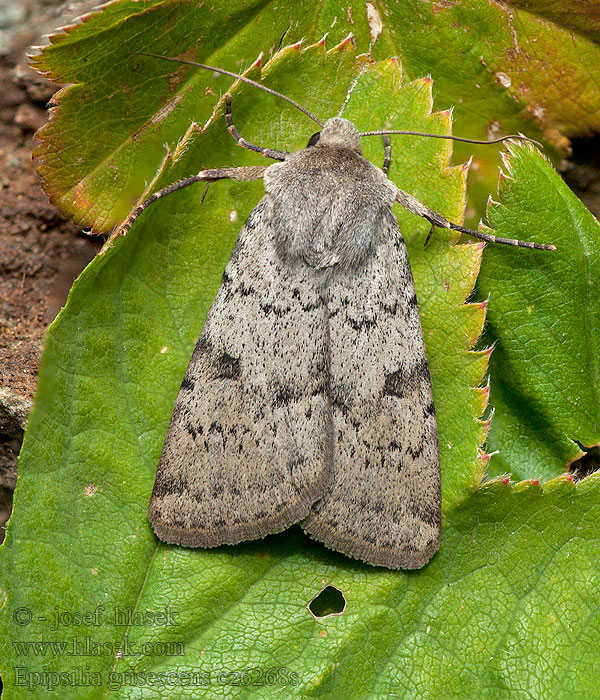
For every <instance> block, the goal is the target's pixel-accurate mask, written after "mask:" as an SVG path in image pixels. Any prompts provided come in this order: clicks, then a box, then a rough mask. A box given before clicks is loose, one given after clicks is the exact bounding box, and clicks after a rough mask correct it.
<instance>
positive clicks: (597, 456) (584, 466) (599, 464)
mask: <svg viewBox="0 0 600 700" xmlns="http://www.w3.org/2000/svg"><path fill="white" fill-rule="evenodd" d="M574 442H575V443H576V444H577V445H578V446H579V447H580V448H581V449H582V450H583V455H582V456H581V457H580V458H579V459H576V460H575V461H574V462H571V464H570V465H569V471H570V472H571V474H573V476H574V478H575V479H576V480H579V479H585V477H586V476H589V475H590V474H591V473H592V472H595V471H598V469H600V445H592V447H586V446H585V445H582V444H581V443H580V442H577V440H575V441H574Z"/></svg>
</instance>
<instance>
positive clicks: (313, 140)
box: [306, 131, 321, 148]
mask: <svg viewBox="0 0 600 700" xmlns="http://www.w3.org/2000/svg"><path fill="white" fill-rule="evenodd" d="M320 138H321V132H320V131H317V133H316V134H313V135H312V136H311V137H310V138H309V139H308V143H307V144H306V147H307V148H308V147H309V146H314V145H315V143H317V141H318V140H319V139H320Z"/></svg>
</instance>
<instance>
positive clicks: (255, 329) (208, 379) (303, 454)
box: [148, 196, 333, 547]
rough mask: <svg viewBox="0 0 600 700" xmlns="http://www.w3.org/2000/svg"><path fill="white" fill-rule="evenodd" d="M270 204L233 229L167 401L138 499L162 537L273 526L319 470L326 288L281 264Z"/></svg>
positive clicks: (328, 438)
mask: <svg viewBox="0 0 600 700" xmlns="http://www.w3.org/2000/svg"><path fill="white" fill-rule="evenodd" d="M270 206H271V205H270V202H269V198H268V196H267V197H265V198H263V199H262V200H261V202H260V203H259V204H258V205H257V206H256V207H255V209H254V210H253V211H252V212H251V214H250V216H249V217H248V220H247V221H246V224H245V225H244V227H243V228H242V231H241V232H240V235H239V237H238V241H237V243H236V245H235V247H234V250H233V253H232V256H231V258H230V261H229V263H228V265H227V267H226V269H225V273H224V275H223V282H222V285H221V287H220V289H219V291H218V293H217V296H216V298H215V300H214V302H213V305H212V306H211V308H210V311H209V313H208V316H207V318H206V322H205V325H204V328H203V330H202V334H201V336H200V338H199V340H198V343H197V345H196V348H195V351H194V354H193V356H192V359H191V361H190V364H189V366H188V369H187V372H186V374H185V377H184V379H183V382H182V385H181V389H180V391H179V395H178V397H177V401H176V403H175V408H174V411H173V415H172V418H171V423H170V426H169V429H168V432H167V436H166V439H165V443H164V447H163V451H162V456H161V459H160V463H159V466H158V472H157V476H156V481H155V484H154V490H153V492H152V497H151V500H150V505H149V511H148V514H149V518H150V521H151V522H152V525H153V527H154V530H155V532H156V534H157V535H158V536H159V537H160V539H162V540H164V541H166V542H171V543H177V544H182V545H185V546H192V547H213V546H217V545H220V544H225V543H227V544H235V543H237V542H241V541H244V540H249V539H255V538H259V537H263V536H265V535H267V534H270V533H273V532H278V531H281V530H284V529H286V528H287V527H288V526H290V525H292V524H293V523H297V522H298V521H300V520H302V519H303V518H304V517H305V516H306V515H307V514H308V512H309V510H310V507H311V505H312V504H313V503H314V502H315V501H316V500H317V499H318V498H320V497H321V496H322V495H323V493H325V492H326V491H327V489H328V487H329V484H330V481H331V476H332V466H331V446H332V442H333V435H332V423H331V412H330V409H329V404H328V391H329V386H328V382H329V374H328V367H327V357H328V352H327V345H328V337H327V307H326V300H325V298H324V294H323V292H322V290H321V288H320V286H319V285H318V284H317V283H316V281H315V279H314V276H312V275H311V274H310V272H309V270H308V268H306V266H301V265H296V266H294V265H285V266H283V265H282V263H281V261H280V259H279V256H278V255H277V253H276V250H275V242H274V238H273V235H272V234H273V232H272V229H271V227H270V223H269V222H270V218H271V214H270V210H269V208H270ZM299 328H301V329H302V332H301V333H299V332H298V329H299Z"/></svg>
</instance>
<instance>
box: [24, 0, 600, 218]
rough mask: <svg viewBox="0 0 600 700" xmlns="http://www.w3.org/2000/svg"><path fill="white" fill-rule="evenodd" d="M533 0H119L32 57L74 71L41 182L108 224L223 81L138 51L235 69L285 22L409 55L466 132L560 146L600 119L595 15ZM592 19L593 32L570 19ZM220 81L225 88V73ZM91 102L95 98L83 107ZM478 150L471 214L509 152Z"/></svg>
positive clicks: (293, 35)
mask: <svg viewBox="0 0 600 700" xmlns="http://www.w3.org/2000/svg"><path fill="white" fill-rule="evenodd" d="M367 4H370V6H371V7H375V6H377V8H378V14H379V17H380V19H381V22H382V33H381V35H380V36H379V37H378V38H377V40H376V41H375V43H374V44H373V45H372V47H371V35H370V27H369V23H368V19H367V9H366V8H367ZM530 7H531V3H527V8H526V9H524V10H520V9H518V8H515V7H512V8H511V9H510V11H509V9H508V8H507V7H506V6H505V5H503V4H501V3H484V4H482V3H481V2H479V0H466V1H465V2H461V3H452V2H442V3H439V2H423V1H422V0H405V1H403V2H377V3H374V2H373V3H365V2H363V1H362V0H361V1H360V2H359V1H358V0H350V1H349V2H347V3H344V4H343V5H341V4H340V3H338V2H335V1H334V0H326V1H325V2H314V1H313V2H304V3H303V5H302V11H301V12H299V11H298V4H297V2H294V1H293V0H279V1H278V2H277V3H273V2H268V1H267V0H248V1H244V2H241V1H240V0H232V1H231V2H227V3H222V2H216V1H215V0H212V1H211V2H208V3H207V2H204V3H191V2H188V1H187V0H146V1H145V2H138V1H137V0H135V1H134V0H121V1H120V2H113V3H111V4H109V5H108V6H107V7H106V8H105V9H104V10H103V12H100V13H95V14H91V15H88V16H87V17H86V21H85V22H84V23H83V24H81V25H74V26H73V27H68V28H67V30H66V31H65V32H64V33H62V34H57V35H55V36H53V37H52V45H51V46H50V47H49V48H48V49H47V50H45V51H44V52H43V54H41V55H40V56H35V57H33V58H32V64H33V65H34V67H36V68H37V69H38V70H40V71H43V72H44V73H46V74H48V75H50V76H51V77H52V78H53V79H54V80H56V81H59V82H63V83H69V84H70V85H69V87H66V88H64V89H63V90H62V91H61V92H60V93H59V95H58V96H57V102H58V105H57V107H55V109H54V115H53V120H52V121H51V122H50V123H49V124H48V125H47V127H45V128H44V129H43V130H42V132H41V133H40V134H39V138H40V139H41V141H42V143H41V144H40V146H39V147H38V149H37V151H36V155H37V157H38V160H39V163H40V173H41V175H42V177H43V179H44V181H45V190H46V192H47V194H48V195H49V197H50V198H51V200H52V201H53V202H54V203H56V204H58V205H59V206H60V207H61V209H62V210H63V211H65V212H66V213H67V214H68V215H69V216H71V217H73V219H74V220H75V221H76V222H77V223H79V224H80V225H82V226H90V227H93V229H94V230H95V231H105V230H108V229H110V228H111V227H112V226H114V225H115V223H117V222H118V221H120V220H121V219H122V217H123V216H124V214H125V213H126V212H127V211H128V210H129V208H130V206H131V204H132V203H133V202H135V201H136V200H137V198H138V197H139V195H140V193H141V192H142V191H143V190H144V187H145V185H146V184H147V183H148V182H149V181H151V180H152V178H153V177H154V174H155V173H154V170H153V169H152V166H153V162H152V161H151V160H150V154H152V153H154V152H158V151H159V150H160V149H161V148H162V146H163V143H164V142H165V140H166V141H167V142H168V143H171V144H173V143H174V142H176V140H177V139H178V138H179V137H180V136H181V134H182V133H184V132H185V130H186V129H187V127H188V126H189V124H190V122H191V121H192V120H195V121H196V122H198V123H199V124H203V123H204V122H205V120H206V119H208V118H209V116H210V114H211V111H212V107H213V106H214V104H215V102H216V99H217V93H218V89H217V90H216V91H215V93H214V94H213V95H212V100H211V99H207V97H210V96H207V95H206V94H205V93H204V90H205V89H207V88H208V86H209V84H210V85H213V86H214V85H215V83H214V82H211V81H212V80H213V79H212V78H211V76H209V75H207V74H205V73H203V72H199V71H190V70H189V69H185V68H181V70H180V71H173V70H172V66H171V65H169V64H161V63H159V62H156V61H155V62H149V61H147V60H146V59H141V58H140V57H139V56H135V55H133V52H136V51H150V52H153V53H158V54H163V55H166V56H179V57H184V58H195V59H196V60H199V61H203V62H208V63H211V64H212V65H216V66H221V67H224V68H228V69H230V70H233V71H238V70H240V69H242V68H244V67H246V66H247V65H249V64H250V63H251V62H252V61H253V60H254V59H255V57H256V56H258V54H259V53H260V52H264V53H265V55H272V54H273V52H274V50H275V49H276V48H277V45H278V42H279V40H280V37H282V35H284V34H285V43H289V44H292V43H293V42H294V41H299V40H301V39H305V40H306V41H307V42H310V41H318V40H319V39H321V37H323V36H324V35H325V34H328V42H329V45H331V46H332V45H335V44H336V42H340V41H342V40H343V39H344V37H346V36H347V35H348V33H349V32H352V33H353V35H354V41H355V43H356V47H357V51H358V52H359V53H360V52H365V51H369V49H370V47H371V48H372V51H373V55H374V56H375V58H378V59H385V58H388V57H389V56H391V55H396V56H399V57H400V59H401V62H402V65H403V67H404V70H405V73H406V76H407V78H408V79H417V78H421V77H422V76H424V75H431V76H432V77H433V79H434V81H435V84H436V104H437V105H439V107H440V108H443V109H445V108H448V107H450V106H453V105H454V109H455V116H456V121H455V130H456V133H457V134H459V135H461V136H469V137H472V138H486V137H487V136H488V135H497V134H498V133H503V134H506V133H516V132H519V131H521V132H524V133H527V134H528V135H529V136H531V137H533V138H538V139H543V140H544V141H545V143H546V144H548V146H550V147H551V149H552V152H553V153H555V154H558V153H561V154H564V153H565V152H566V148H567V146H568V143H567V141H566V139H565V136H574V135H578V134H580V135H581V134H587V133H589V132H590V131H598V129H600V116H599V115H600V93H599V92H598V90H597V89H596V85H597V84H598V83H599V82H600V51H599V49H598V45H597V35H596V34H595V33H594V32H593V31H591V30H592V28H593V26H594V25H593V17H591V16H588V17H586V11H585V9H581V10H580V13H579V14H576V13H574V12H573V8H569V12H568V13H565V12H564V11H559V10H558V9H557V8H556V7H554V6H553V5H552V4H551V3H547V2H541V1H540V2H537V3H535V7H534V8H533V9H534V11H537V12H538V15H536V14H534V13H533V12H531V11H529V10H530ZM590 14H591V13H590ZM549 20H551V21H549ZM582 24H586V26H587V27H588V33H589V37H588V36H586V33H585V32H583V33H582V32H581V31H577V32H576V33H573V31H572V28H573V27H574V26H576V27H577V28H578V30H580V28H581V25H582ZM166 76H171V77H170V79H169V80H168V81H167V80H166V79H165V78H166ZM313 78H315V76H311V79H313ZM217 84H219V85H222V86H223V87H222V88H221V89H223V90H224V89H226V87H227V86H228V85H229V82H228V81H227V80H226V79H220V83H217ZM82 104H86V105H88V107H87V108H86V109H84V110H82V109H81V105H82ZM320 105H321V109H320V112H319V113H320V114H325V115H326V114H331V111H330V109H329V108H330V105H327V104H325V103H323V102H321V103H320ZM161 139H162V140H161ZM399 147H402V146H399ZM471 155H474V161H473V170H472V172H473V175H472V182H471V188H470V200H471V207H470V209H469V212H468V215H469V218H472V219H474V220H475V221H476V220H477V216H478V212H481V211H482V210H483V207H484V203H485V200H486V198H487V194H488V192H489V190H490V189H491V188H492V187H493V184H494V183H495V180H496V167H497V165H498V164H499V161H498V159H497V158H496V157H494V152H493V148H491V147H472V146H466V145H464V146H459V147H458V148H457V159H458V160H460V159H464V160H467V159H468V158H469V157H470V156H471ZM100 194H102V195H103V196H100Z"/></svg>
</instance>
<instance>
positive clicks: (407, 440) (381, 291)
mask: <svg viewBox="0 0 600 700" xmlns="http://www.w3.org/2000/svg"><path fill="white" fill-rule="evenodd" d="M378 233H379V235H378V239H376V241H375V246H374V250H373V255H371V256H369V258H368V259H367V260H366V262H365V264H364V265H363V266H362V267H361V268H360V269H358V270H357V269H351V270H348V271H342V270H340V271H339V274H336V275H335V276H334V277H333V278H332V280H331V282H330V285H329V288H328V307H329V325H330V338H331V341H330V343H331V345H330V351H331V354H330V373H331V374H330V382H331V388H330V396H331V406H332V413H333V421H334V434H335V440H334V456H333V465H334V467H333V469H334V476H333V485H332V488H331V490H330V491H329V492H328V494H327V495H326V496H325V497H324V498H323V499H321V500H320V501H318V502H317V503H316V504H315V505H314V506H313V509H312V511H311V513H310V515H309V516H308V518H307V519H306V520H305V521H304V522H303V523H302V525H303V528H304V529H305V531H306V532H307V533H308V534H309V535H311V536H312V537H314V538H315V539H318V540H320V541H322V542H323V543H324V544H325V545H327V546H328V547H330V548H332V549H334V550H336V551H339V552H342V553H344V554H346V555H349V556H352V557H355V558H358V559H361V560H363V561H366V562H368V563H369V564H373V565H377V566H386V567H388V568H393V569H397V568H403V569H413V568H420V567H421V566H423V565H424V564H425V563H426V562H427V561H428V560H429V559H430V557H431V556H432V555H433V553H434V552H435V551H437V549H438V548H439V544H440V525H441V494H440V466H439V450H438V441H437V425H436V419H435V408H434V404H433V396H432V390H431V383H430V379H429V370H428V365H427V357H426V352H425V344H424V340H423V332H422V329H421V321H420V316H419V310H418V306H417V298H416V295H415V287H414V282H413V277H412V272H411V268H410V264H409V260H408V255H407V251H406V246H405V244H404V240H403V238H402V235H401V233H400V230H399V227H398V224H397V222H396V219H395V216H394V214H393V212H392V211H391V209H388V211H387V214H386V216H385V217H384V220H383V223H382V226H381V228H380V230H379V232H378Z"/></svg>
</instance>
